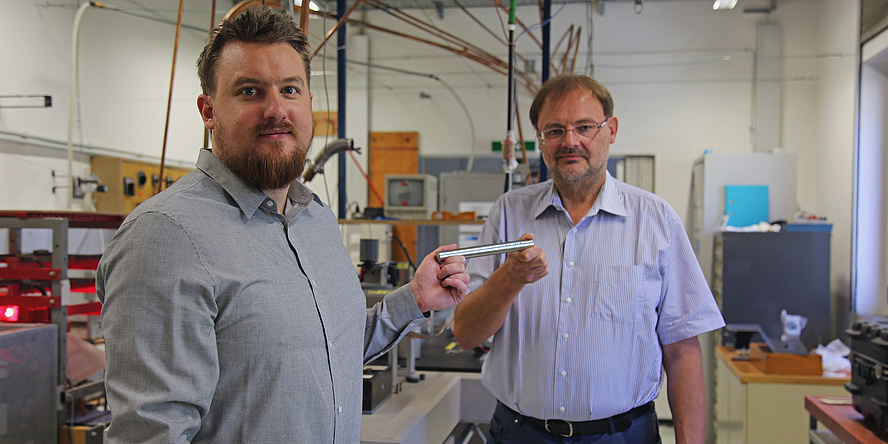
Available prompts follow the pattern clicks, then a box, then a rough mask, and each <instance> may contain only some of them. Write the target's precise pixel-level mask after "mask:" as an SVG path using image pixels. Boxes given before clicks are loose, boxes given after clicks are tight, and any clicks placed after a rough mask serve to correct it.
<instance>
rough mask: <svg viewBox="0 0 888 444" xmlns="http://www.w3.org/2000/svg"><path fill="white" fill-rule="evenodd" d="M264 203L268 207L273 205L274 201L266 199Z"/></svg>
mask: <svg viewBox="0 0 888 444" xmlns="http://www.w3.org/2000/svg"><path fill="white" fill-rule="evenodd" d="M265 205H266V206H268V207H271V206H274V202H272V201H271V200H266V201H265Z"/></svg>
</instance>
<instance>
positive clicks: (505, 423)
mask: <svg viewBox="0 0 888 444" xmlns="http://www.w3.org/2000/svg"><path fill="white" fill-rule="evenodd" d="M631 420H632V425H631V426H629V428H628V429H627V430H625V431H622V432H614V433H602V434H599V435H574V436H571V437H567V438H566V437H561V436H558V435H553V434H551V433H549V432H546V431H545V430H541V429H539V428H536V427H532V426H531V425H530V424H526V423H525V422H524V420H523V417H522V416H521V415H519V414H518V413H516V412H514V411H512V410H511V409H509V408H508V407H506V406H504V405H503V404H502V403H500V402H497V403H496V411H495V412H494V413H493V419H491V420H490V438H491V442H493V443H500V444H559V443H565V444H568V443H569V444H586V443H596V444H624V443H625V444H659V443H660V429H659V424H658V422H657V413H656V412H655V411H654V410H653V409H650V410H649V411H647V412H645V413H642V414H640V415H639V416H637V417H635V418H631Z"/></svg>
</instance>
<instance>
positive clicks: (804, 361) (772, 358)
mask: <svg viewBox="0 0 888 444" xmlns="http://www.w3.org/2000/svg"><path fill="white" fill-rule="evenodd" d="M749 361H750V362H751V363H752V364H753V365H755V366H756V368H758V369H759V370H761V371H762V373H767V374H777V375H816V376H822V375H823V363H822V357H821V356H820V355H818V354H817V353H811V354H809V355H805V356H802V355H793V354H789V353H772V352H771V349H770V348H769V347H768V345H767V344H762V343H752V344H750V346H749Z"/></svg>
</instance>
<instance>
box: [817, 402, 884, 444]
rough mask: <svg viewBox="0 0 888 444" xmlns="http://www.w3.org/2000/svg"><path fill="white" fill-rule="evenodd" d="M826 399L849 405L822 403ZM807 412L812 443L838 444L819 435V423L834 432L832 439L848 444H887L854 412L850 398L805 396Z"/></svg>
mask: <svg viewBox="0 0 888 444" xmlns="http://www.w3.org/2000/svg"><path fill="white" fill-rule="evenodd" d="M826 399H830V400H847V402H848V403H847V404H824V403H823V402H822V401H823V400H826ZM805 410H807V411H808V413H809V414H810V415H811V425H810V430H809V436H810V437H811V442H812V443H819V442H836V441H834V440H830V439H831V438H824V436H823V434H820V433H817V430H816V429H817V422H818V421H819V422H820V423H821V424H823V425H824V426H825V427H826V428H827V429H829V431H830V432H832V433H831V434H832V435H833V436H834V438H832V439H838V440H839V441H841V442H843V443H846V444H883V443H885V442H886V441H885V438H886V437H885V436H883V435H880V434H877V433H876V432H875V431H873V430H872V429H871V428H869V427H867V425H866V424H864V418H863V415H861V414H860V413H858V412H857V410H854V407H853V406H852V405H851V397H850V396H849V397H842V398H839V397H822V396H805Z"/></svg>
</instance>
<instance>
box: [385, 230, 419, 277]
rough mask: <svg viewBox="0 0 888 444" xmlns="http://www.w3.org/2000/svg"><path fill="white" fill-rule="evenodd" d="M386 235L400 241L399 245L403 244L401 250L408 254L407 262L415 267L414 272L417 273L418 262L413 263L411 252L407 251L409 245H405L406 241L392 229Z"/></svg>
mask: <svg viewBox="0 0 888 444" xmlns="http://www.w3.org/2000/svg"><path fill="white" fill-rule="evenodd" d="M385 235H386V236H388V237H390V238H392V239H394V240H395V241H396V242H398V245H400V246H401V250H403V251H404V255H405V256H407V263H409V264H410V266H411V267H412V268H413V273H416V264H414V263H413V258H411V257H410V252H409V251H407V247H405V246H404V242H401V239H398V236H395V234H394V233H392V232H390V231H389V232H386V233H385Z"/></svg>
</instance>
